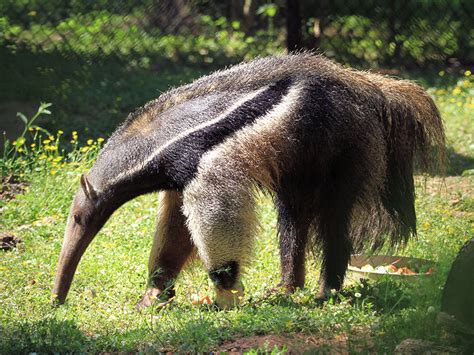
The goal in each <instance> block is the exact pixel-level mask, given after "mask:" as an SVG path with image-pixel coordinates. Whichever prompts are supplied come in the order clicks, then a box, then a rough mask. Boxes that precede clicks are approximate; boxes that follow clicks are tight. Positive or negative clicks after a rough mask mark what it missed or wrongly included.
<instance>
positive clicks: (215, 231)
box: [183, 84, 304, 270]
mask: <svg viewBox="0 0 474 355" xmlns="http://www.w3.org/2000/svg"><path fill="white" fill-rule="evenodd" d="M303 88H304V86H303V85H301V84H298V85H295V86H293V87H291V88H290V89H289V91H288V93H287V94H286V95H285V96H284V97H283V98H282V100H281V101H280V103H279V104H277V105H276V106H274V107H273V108H272V109H271V110H270V111H269V112H268V113H267V114H266V115H264V116H262V117H259V118H258V119H257V121H256V122H255V123H253V124H252V125H249V126H246V127H244V128H242V129H240V130H238V131H237V132H235V133H234V134H232V135H231V136H230V137H228V138H227V139H226V140H224V141H223V142H222V143H220V144H219V145H217V146H216V147H215V148H214V149H212V150H210V151H208V152H206V153H205V154H204V155H203V157H202V158H201V161H200V163H199V166H198V171H197V174H196V176H195V178H194V179H193V180H192V181H191V182H190V183H189V184H188V186H187V187H186V188H185V190H184V191H183V199H184V200H183V212H184V214H185V216H186V217H187V224H188V228H189V230H190V232H191V236H192V240H193V243H194V244H195V245H196V247H197V249H198V253H199V256H200V258H201V259H202V261H203V262H204V264H205V266H206V267H207V268H208V269H209V270H211V269H213V268H216V267H220V266H221V265H224V264H226V263H227V262H229V261H232V260H234V261H237V262H238V263H239V264H246V263H247V262H248V261H249V259H250V257H251V255H252V249H253V239H254V238H253V237H254V235H255V232H256V229H257V225H258V223H257V219H256V216H255V208H254V196H253V189H252V187H253V183H255V181H254V180H253V179H252V176H250V172H249V170H250V169H253V168H255V169H257V170H258V167H257V165H258V164H259V162H258V159H260V158H261V159H272V158H278V157H279V153H280V150H279V149H282V148H286V147H287V146H288V148H289V144H288V142H285V141H284V139H285V138H284V137H285V136H286V134H285V132H287V131H288V128H287V127H288V126H291V122H290V121H291V119H292V118H293V117H294V116H293V114H294V113H295V112H296V107H297V106H298V103H299V102H298V101H299V98H301V94H302V90H303ZM271 137H276V140H280V139H281V140H282V144H283V147H282V146H278V145H277V146H272V147H271V148H270V149H269V150H271V151H267V147H268V146H265V145H263V144H262V145H259V142H262V141H265V140H269V139H271ZM255 142H257V145H256V146H255V145H254V144H253V143H255ZM290 144H291V143H290ZM248 146H252V147H253V149H254V150H257V151H258V153H259V154H260V156H259V157H256V159H257V161H255V160H252V158H251V157H246V156H242V152H243V153H244V154H245V152H246V151H247V150H246V147H248ZM260 147H261V148H262V149H261V150H260V149H259V148H260ZM267 154H268V155H269V156H268V157H267Z"/></svg>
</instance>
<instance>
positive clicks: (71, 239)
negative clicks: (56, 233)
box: [52, 217, 96, 304]
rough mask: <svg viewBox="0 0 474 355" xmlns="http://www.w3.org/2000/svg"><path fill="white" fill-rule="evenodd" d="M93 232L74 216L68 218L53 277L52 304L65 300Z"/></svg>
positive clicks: (93, 234)
mask: <svg viewBox="0 0 474 355" xmlns="http://www.w3.org/2000/svg"><path fill="white" fill-rule="evenodd" d="M95 234H96V233H95V232H94V231H88V230H87V229H86V228H84V227H83V226H81V225H78V224H77V223H75V221H74V218H71V217H70V218H69V220H68V225H67V228H66V232H65V235H64V242H63V245H62V248H61V254H60V256H59V264H58V268H57V271H56V277H55V279H54V287H53V292H52V302H53V304H62V303H64V301H65V300H66V296H67V294H68V292H69V288H70V287H71V283H72V280H73V278H74V274H75V272H76V269H77V266H78V264H79V261H80V260H81V257H82V255H84V252H85V251H86V249H87V247H88V246H89V244H90V242H91V241H92V239H94V236H95Z"/></svg>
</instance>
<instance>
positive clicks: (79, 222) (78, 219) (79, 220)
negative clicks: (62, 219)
mask: <svg viewBox="0 0 474 355" xmlns="http://www.w3.org/2000/svg"><path fill="white" fill-rule="evenodd" d="M74 222H76V224H81V217H80V216H79V215H78V214H75V215H74Z"/></svg>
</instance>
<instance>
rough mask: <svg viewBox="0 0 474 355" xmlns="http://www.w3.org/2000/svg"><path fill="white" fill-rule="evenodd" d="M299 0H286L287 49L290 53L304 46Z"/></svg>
mask: <svg viewBox="0 0 474 355" xmlns="http://www.w3.org/2000/svg"><path fill="white" fill-rule="evenodd" d="M301 37H302V36H301V15H300V2H299V0H286V49H287V50H288V53H290V52H293V51H297V50H298V49H301V48H303V45H302V43H301Z"/></svg>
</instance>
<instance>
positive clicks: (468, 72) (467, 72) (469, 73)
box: [464, 70, 472, 76]
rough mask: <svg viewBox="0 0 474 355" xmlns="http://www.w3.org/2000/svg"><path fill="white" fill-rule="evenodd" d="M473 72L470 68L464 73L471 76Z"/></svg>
mask: <svg viewBox="0 0 474 355" xmlns="http://www.w3.org/2000/svg"><path fill="white" fill-rule="evenodd" d="M471 74H472V73H471V71H470V70H466V71H465V72H464V75H465V76H471Z"/></svg>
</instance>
